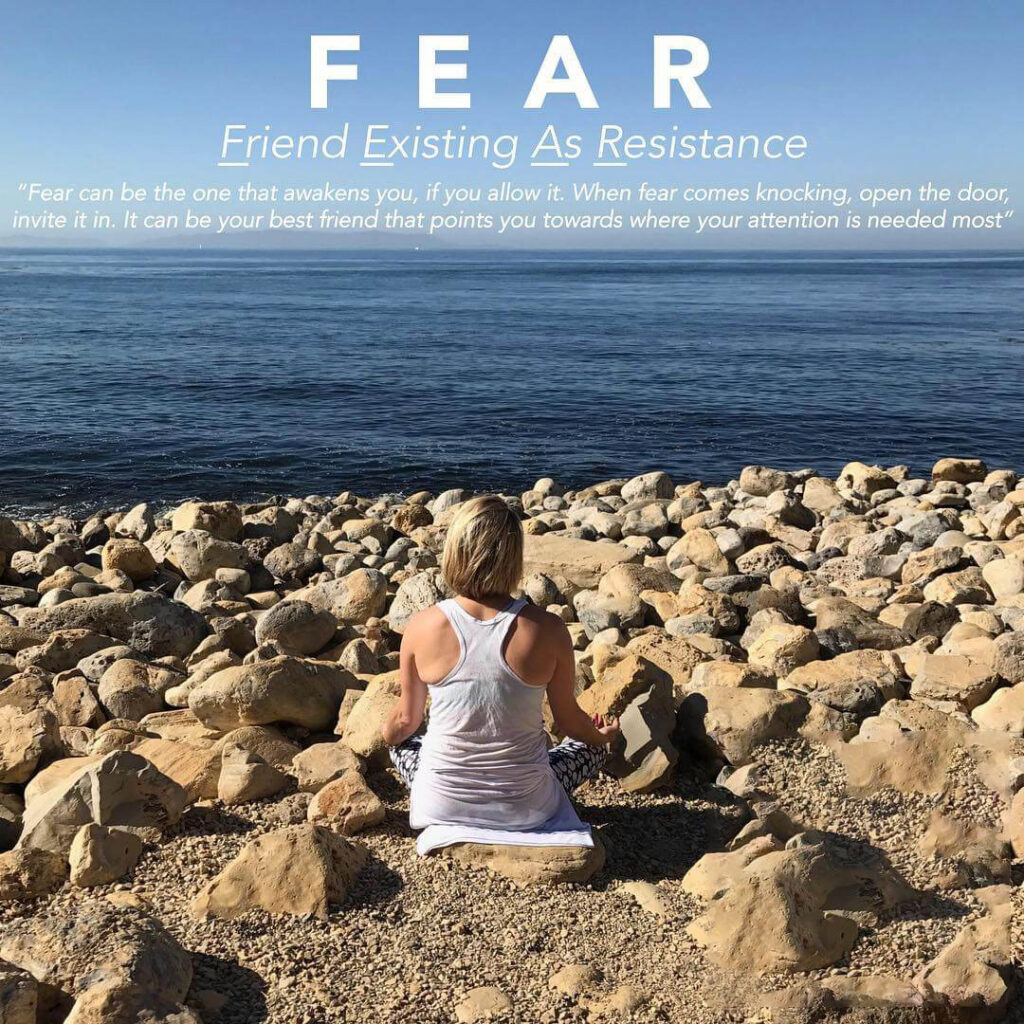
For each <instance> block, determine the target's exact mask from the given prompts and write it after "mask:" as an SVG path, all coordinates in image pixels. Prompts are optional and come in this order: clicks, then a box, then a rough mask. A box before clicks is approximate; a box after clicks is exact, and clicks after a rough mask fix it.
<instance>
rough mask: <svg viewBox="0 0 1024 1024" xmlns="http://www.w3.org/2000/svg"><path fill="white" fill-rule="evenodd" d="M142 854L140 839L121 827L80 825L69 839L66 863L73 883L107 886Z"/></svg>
mask: <svg viewBox="0 0 1024 1024" xmlns="http://www.w3.org/2000/svg"><path fill="white" fill-rule="evenodd" d="M140 856H142V840H141V839H139V837H138V836H137V835H135V834H133V833H132V832H128V831H126V830H125V829H118V828H107V827H106V826H105V825H97V824H95V823H90V824H88V825H83V826H82V827H81V828H80V829H79V830H78V832H76V833H75V838H74V839H73V840H72V841H71V849H70V851H69V852H68V862H69V864H70V867H71V882H72V884H73V885H77V886H80V887H82V888H88V887H91V886H94V885H107V884H109V883H110V882H116V881H117V880H118V879H119V878H122V877H123V876H124V875H126V874H127V873H128V872H129V871H131V869H132V868H133V867H135V865H136V863H137V862H138V860H139V857H140Z"/></svg>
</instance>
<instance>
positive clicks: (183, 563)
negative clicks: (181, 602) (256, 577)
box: [167, 530, 249, 583]
mask: <svg viewBox="0 0 1024 1024" xmlns="http://www.w3.org/2000/svg"><path fill="white" fill-rule="evenodd" d="M167 558H168V561H169V562H170V563H171V564H172V565H173V566H174V567H175V568H177V569H180V570H181V572H182V573H183V574H184V575H185V577H186V578H187V579H189V580H191V581H192V582H193V583H200V582H202V581H203V580H211V579H213V578H214V576H215V575H216V573H217V570H218V569H244V568H245V567H246V565H247V564H248V562H249V556H248V554H247V553H246V550H245V548H244V547H242V545H241V544H232V543H231V542H230V541H226V540H219V539H218V538H216V537H214V536H212V535H211V534H209V533H207V532H206V531H205V530H186V531H185V532H184V533H178V534H175V536H174V539H173V540H172V541H171V545H170V548H169V549H168V552H167Z"/></svg>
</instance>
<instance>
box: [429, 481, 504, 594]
mask: <svg viewBox="0 0 1024 1024" xmlns="http://www.w3.org/2000/svg"><path fill="white" fill-rule="evenodd" d="M441 572H442V573H443V575H444V578H445V582H446V583H447V584H448V586H449V587H451V588H452V590H454V591H455V593H456V594H460V595H462V596H463V597H468V598H471V599H473V600H478V599H479V598H481V597H485V596H486V595H488V594H509V593H511V592H512V590H514V589H515V587H516V586H518V584H519V581H520V579H521V578H522V575H523V528H522V526H521V525H520V523H519V517H518V516H517V515H516V514H515V512H513V511H512V509H511V508H509V507H508V505H506V504H505V502H504V501H502V500H501V498H498V497H495V496H494V495H486V496H484V497H481V498H471V499H470V500H469V501H467V502H464V503H463V504H462V505H461V506H459V508H458V509H457V510H456V512H455V516H454V518H453V519H452V522H451V525H450V526H449V527H448V537H447V539H446V540H445V545H444V558H443V559H442V562H441Z"/></svg>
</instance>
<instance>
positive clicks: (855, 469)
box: [836, 462, 896, 497]
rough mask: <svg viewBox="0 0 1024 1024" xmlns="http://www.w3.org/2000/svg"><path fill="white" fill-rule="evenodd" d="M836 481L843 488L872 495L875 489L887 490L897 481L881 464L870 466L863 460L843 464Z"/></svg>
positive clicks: (868, 495)
mask: <svg viewBox="0 0 1024 1024" xmlns="http://www.w3.org/2000/svg"><path fill="white" fill-rule="evenodd" d="M836 483H837V484H838V486H839V487H840V489H842V490H848V491H853V492H854V493H856V494H863V495H865V496H867V497H870V496H871V495H872V494H874V493H875V491H887V490H889V489H890V488H893V487H895V486H896V481H895V480H894V479H893V478H892V477H891V476H890V475H889V474H888V473H886V472H885V470H884V469H882V467H881V466H868V465H865V464H864V463H863V462H848V463H847V464H846V465H845V466H843V469H842V471H841V472H840V474H839V477H838V479H837V480H836Z"/></svg>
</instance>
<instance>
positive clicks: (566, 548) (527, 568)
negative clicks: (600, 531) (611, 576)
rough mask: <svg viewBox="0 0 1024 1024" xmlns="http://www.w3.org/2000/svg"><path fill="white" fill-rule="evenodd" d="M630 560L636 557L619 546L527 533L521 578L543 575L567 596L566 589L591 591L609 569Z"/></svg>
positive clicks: (555, 535)
mask: <svg viewBox="0 0 1024 1024" xmlns="http://www.w3.org/2000/svg"><path fill="white" fill-rule="evenodd" d="M633 561H636V555H635V554H634V553H633V552H632V551H630V549H629V548H627V547H625V546H623V545H621V544H598V543H597V542H595V541H590V540H577V539H575V538H572V537H560V536H558V535H557V534H527V535H526V537H525V545H524V549H523V575H524V576H531V575H533V573H538V572H539V573H543V574H544V575H545V576H548V577H550V578H551V579H552V580H554V581H555V583H556V584H558V586H559V589H560V590H562V592H563V593H566V588H568V590H569V591H576V590H589V589H592V588H594V587H596V586H597V585H598V583H600V581H601V577H602V576H604V574H605V573H606V572H608V570H609V569H611V568H613V567H614V566H616V565H619V564H621V563H622V562H633ZM563 584H564V585H563ZM567 596H568V595H567Z"/></svg>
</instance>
